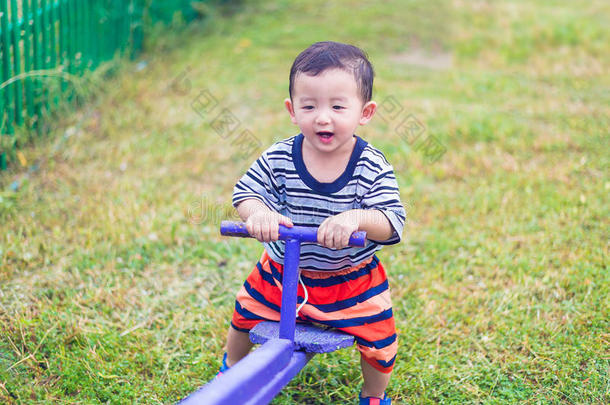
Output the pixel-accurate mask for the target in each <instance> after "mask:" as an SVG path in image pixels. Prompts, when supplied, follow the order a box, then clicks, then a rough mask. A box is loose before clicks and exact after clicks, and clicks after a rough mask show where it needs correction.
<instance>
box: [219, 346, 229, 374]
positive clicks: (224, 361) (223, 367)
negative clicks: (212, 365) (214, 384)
mask: <svg viewBox="0 0 610 405" xmlns="http://www.w3.org/2000/svg"><path fill="white" fill-rule="evenodd" d="M228 369H229V366H227V353H226V352H225V354H224V356H222V365H221V366H220V369H218V373H216V377H218V376H219V375H223V374H224V372H225V371H227V370H228Z"/></svg>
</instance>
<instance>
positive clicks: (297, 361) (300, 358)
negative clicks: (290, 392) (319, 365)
mask: <svg viewBox="0 0 610 405" xmlns="http://www.w3.org/2000/svg"><path fill="white" fill-rule="evenodd" d="M313 356H314V354H313V353H305V352H301V351H296V352H294V353H293V354H292V358H291V359H290V363H288V365H287V366H286V367H285V368H284V369H283V370H282V371H280V372H279V373H277V374H276V375H274V376H273V379H272V380H270V381H268V382H267V383H266V384H264V385H261V387H260V388H259V391H258V392H257V393H256V394H255V395H254V396H253V397H252V399H251V400H250V401H248V402H247V404H248V405H260V404H268V403H269V402H271V400H272V399H273V398H274V397H275V396H276V395H277V394H279V393H280V391H281V390H282V388H284V387H285V386H286V384H288V383H289V382H290V380H292V379H293V378H294V376H295V375H297V374H298V373H299V371H301V369H302V368H303V367H305V365H306V364H307V362H308V361H309V360H311V358H312V357H313Z"/></svg>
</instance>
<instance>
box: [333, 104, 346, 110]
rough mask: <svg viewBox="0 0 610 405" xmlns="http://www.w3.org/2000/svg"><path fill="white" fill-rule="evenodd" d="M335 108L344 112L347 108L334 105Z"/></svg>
mask: <svg viewBox="0 0 610 405" xmlns="http://www.w3.org/2000/svg"><path fill="white" fill-rule="evenodd" d="M333 108H334V109H335V110H342V109H344V108H345V107H343V106H340V105H334V106H333Z"/></svg>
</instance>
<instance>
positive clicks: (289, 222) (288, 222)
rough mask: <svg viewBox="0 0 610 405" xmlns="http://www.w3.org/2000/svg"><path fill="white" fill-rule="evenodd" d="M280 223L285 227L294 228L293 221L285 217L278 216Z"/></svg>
mask: <svg viewBox="0 0 610 405" xmlns="http://www.w3.org/2000/svg"><path fill="white" fill-rule="evenodd" d="M278 223H280V224H282V225H285V226H287V227H289V228H290V227H292V226H293V223H292V220H291V219H290V218H288V217H286V216H284V215H278Z"/></svg>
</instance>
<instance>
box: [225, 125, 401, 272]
mask: <svg viewBox="0 0 610 405" xmlns="http://www.w3.org/2000/svg"><path fill="white" fill-rule="evenodd" d="M354 136H355V137H356V145H355V147H354V150H353V151H352V155H351V157H350V160H349V162H348V164H347V167H346V169H345V171H344V172H343V174H341V176H339V178H337V179H336V180H335V181H333V182H332V183H321V182H318V181H317V180H316V179H315V178H314V177H313V176H312V175H311V174H310V173H309V172H308V171H307V168H306V167H305V163H304V162H303V155H302V144H303V134H299V135H295V136H293V137H290V138H288V139H285V140H283V141H280V142H277V143H275V144H273V145H272V146H271V147H270V148H269V149H267V150H266V151H265V152H263V154H262V155H261V156H260V157H259V158H258V159H257V160H256V161H255V162H254V163H253V164H252V166H251V167H250V168H249V169H248V171H247V172H246V173H245V174H244V175H243V176H242V177H241V179H240V180H239V181H238V182H237V184H236V185H235V188H234V189H233V206H234V207H237V206H238V205H239V203H240V202H242V201H244V200H246V199H250V198H254V199H257V200H259V201H261V202H262V203H263V204H265V205H266V206H267V207H269V208H270V209H271V210H273V211H276V212H279V213H280V214H282V215H285V216H287V217H288V218H290V219H291V220H292V222H293V224H294V225H297V226H306V227H317V226H319V225H320V224H321V223H322V222H323V221H324V220H325V219H326V218H328V217H329V216H333V215H337V214H340V213H341V212H344V211H348V210H351V209H377V210H379V211H381V212H382V213H383V214H385V216H386V217H387V218H388V220H389V221H390V224H391V225H392V227H393V228H394V232H393V235H392V236H391V238H390V239H388V240H386V241H382V242H380V241H371V240H368V242H367V244H366V246H365V247H360V248H358V247H346V248H343V249H330V248H326V247H324V246H320V245H318V244H316V243H307V242H303V243H301V258H300V263H299V267H300V268H301V269H305V270H312V271H336V270H343V269H346V268H349V267H353V266H356V265H358V264H360V263H362V262H363V261H364V260H366V259H368V258H369V257H371V256H373V254H374V253H375V252H376V251H378V250H379V249H381V247H382V245H392V244H395V243H398V242H400V240H401V235H402V230H403V227H404V223H405V218H406V213H405V209H404V207H403V205H402V203H401V201H400V193H399V190H398V184H397V183H396V177H395V176H394V170H393V168H392V166H391V165H390V163H388V161H387V160H386V158H385V156H384V155H383V153H381V152H380V151H379V150H378V149H376V148H374V147H373V146H371V145H370V144H368V143H367V142H366V141H364V140H363V139H362V138H360V137H358V136H356V135H354ZM264 245H265V249H266V251H267V253H268V254H269V256H270V257H271V258H272V259H273V260H274V261H276V262H278V263H282V264H283V263H284V249H285V242H284V241H276V242H270V243H265V244H264Z"/></svg>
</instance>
